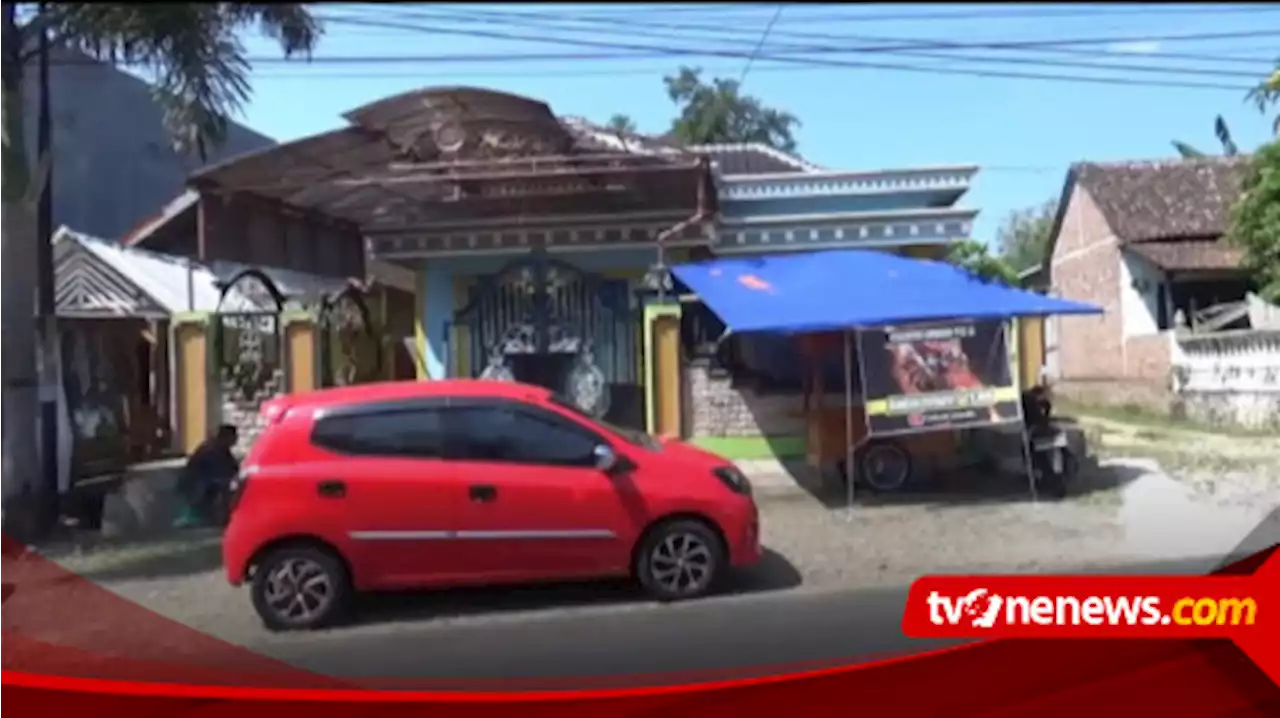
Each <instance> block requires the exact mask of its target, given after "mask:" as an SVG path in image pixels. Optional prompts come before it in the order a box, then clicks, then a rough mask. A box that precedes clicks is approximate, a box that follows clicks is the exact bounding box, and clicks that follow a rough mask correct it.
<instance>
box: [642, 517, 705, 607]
mask: <svg viewBox="0 0 1280 718" xmlns="http://www.w3.org/2000/svg"><path fill="white" fill-rule="evenodd" d="M649 564H650V567H651V569H650V570H651V571H652V573H653V580H654V582H655V583H656V584H657V585H658V586H660V587H661V588H662V590H663V592H664V593H670V594H671V595H676V596H683V595H693V594H697V593H701V592H702V591H705V590H706V588H707V586H708V585H709V584H710V583H711V579H712V577H713V576H714V575H715V568H716V566H715V557H714V556H713V555H712V549H711V547H710V546H709V545H708V544H707V542H706V541H704V540H703V539H702V538H701V537H700V536H698V535H697V534H694V533H692V532H681V533H670V534H667V535H666V537H664V538H663V540H662V541H660V542H658V544H657V545H656V546H654V547H653V550H652V551H651V552H650V554H649Z"/></svg>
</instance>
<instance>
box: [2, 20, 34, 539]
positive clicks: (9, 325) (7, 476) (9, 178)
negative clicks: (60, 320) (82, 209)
mask: <svg viewBox="0 0 1280 718" xmlns="http://www.w3.org/2000/svg"><path fill="white" fill-rule="evenodd" d="M0 20H2V29H3V34H4V45H3V49H2V50H0V85H2V86H3V115H0V124H2V125H3V128H4V146H3V166H4V179H5V181H4V183H3V185H2V187H3V189H2V190H0V194H2V195H3V213H2V217H3V231H2V232H0V279H3V281H2V282H0V295H3V297H2V298H3V301H0V317H2V320H0V323H3V326H4V339H5V341H4V342H3V343H2V344H0V353H2V354H3V361H0V376H2V377H3V391H2V394H0V396H2V397H3V405H4V422H3V431H2V432H0V434H2V435H3V450H2V451H0V455H2V458H3V472H4V479H3V523H4V530H5V533H6V535H9V536H10V537H13V538H19V539H25V538H27V537H28V536H29V535H30V533H31V531H32V529H36V528H38V527H39V525H38V523H36V521H35V519H36V518H37V517H36V516H35V515H33V514H34V513H35V510H36V508H35V504H36V503H37V502H36V501H35V499H36V491H37V490H38V488H39V486H38V481H37V480H36V478H37V476H38V472H39V459H38V448H39V447H38V445H37V435H36V431H35V428H36V416H37V414H38V412H39V394H38V388H39V376H38V373H37V368H36V352H35V348H36V340H37V334H38V332H37V329H36V322H35V318H36V312H35V299H36V286H35V284H36V252H37V247H38V235H37V233H36V231H35V229H36V228H35V226H34V225H35V221H34V220H35V218H34V216H33V215H34V213H33V212H32V209H33V207H32V204H33V203H34V201H35V199H36V198H35V197H34V196H33V194H34V193H33V192H32V189H33V187H32V186H31V183H32V182H35V183H37V184H41V185H43V183H44V180H43V179H41V178H40V177H39V175H40V174H41V173H40V172H39V171H37V172H35V173H34V175H35V176H33V172H32V171H31V169H32V168H31V165H30V162H28V155H27V144H26V141H25V133H24V131H23V130H24V128H23V125H24V124H25V117H24V115H23V103H22V75H23V62H22V60H23V48H24V47H25V43H24V42H23V40H24V38H23V37H22V31H21V29H20V27H19V25H18V22H17V17H16V7H15V5H14V4H13V3H4V4H3V17H2V18H0Z"/></svg>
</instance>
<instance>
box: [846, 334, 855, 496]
mask: <svg viewBox="0 0 1280 718" xmlns="http://www.w3.org/2000/svg"><path fill="white" fill-rule="evenodd" d="M852 337H853V332H851V331H849V330H848V329H846V330H845V331H844V473H845V481H844V485H845V489H844V490H845V504H844V509H845V518H846V519H848V520H849V521H852V520H853V482H854V479H856V478H857V475H858V469H857V464H856V463H855V462H854V460H853V455H854V445H853V338H852Z"/></svg>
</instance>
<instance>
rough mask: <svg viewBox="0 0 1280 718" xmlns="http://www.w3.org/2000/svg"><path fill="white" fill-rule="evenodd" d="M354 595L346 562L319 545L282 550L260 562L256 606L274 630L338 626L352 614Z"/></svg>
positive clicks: (263, 618) (269, 626)
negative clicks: (350, 609) (343, 616)
mask: <svg viewBox="0 0 1280 718" xmlns="http://www.w3.org/2000/svg"><path fill="white" fill-rule="evenodd" d="M351 591H352V587H351V581H350V578H349V577H348V575H347V570H346V567H345V566H344V564H343V563H342V560H341V559H340V558H338V557H337V556H335V555H333V553H332V552H331V551H329V550H325V549H323V548H320V547H317V546H310V545H293V546H285V547H281V548H278V549H275V550H273V551H271V552H270V553H269V554H267V555H266V556H264V557H263V558H262V560H261V561H259V562H256V569H255V571H254V577H253V590H252V593H253V607H254V609H255V610H257V612H258V616H259V617H260V618H262V622H263V624H264V625H265V626H266V627H267V628H268V629H271V630H273V631H290V630H305V629H310V628H319V627H321V626H324V625H327V624H330V623H332V622H333V621H335V620H337V619H338V618H340V617H341V616H342V615H343V614H344V613H345V612H346V609H347V605H348V604H349V603H350V597H351Z"/></svg>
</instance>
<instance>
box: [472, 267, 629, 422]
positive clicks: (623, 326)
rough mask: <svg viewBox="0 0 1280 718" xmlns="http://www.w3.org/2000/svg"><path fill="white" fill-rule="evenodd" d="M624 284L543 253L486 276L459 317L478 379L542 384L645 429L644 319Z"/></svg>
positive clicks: (583, 406)
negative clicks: (640, 378)
mask: <svg viewBox="0 0 1280 718" xmlns="http://www.w3.org/2000/svg"><path fill="white" fill-rule="evenodd" d="M633 300H634V295H633V293H632V291H631V287H630V284H629V283H628V282H627V281H626V280H624V279H611V278H607V277H601V276H599V275H595V274H591V273H587V272H584V271H582V270H580V269H578V268H577V267H574V266H573V265H571V264H569V263H567V262H563V261H560V260H557V259H554V258H552V257H549V256H547V255H546V254H545V253H542V252H534V253H531V254H530V255H528V256H526V257H524V258H521V259H519V260H517V261H515V262H512V263H510V264H508V265H506V266H505V267H503V268H502V269H501V270H499V271H498V272H497V273H495V274H493V275H490V276H489V277H486V278H484V279H483V280H482V281H481V282H480V284H479V285H478V286H477V287H476V288H475V289H474V290H473V291H472V293H471V297H470V302H469V303H468V305H467V306H466V307H464V308H463V309H461V310H460V311H458V312H456V313H455V315H454V320H453V325H454V327H455V328H458V327H463V328H466V329H467V332H466V337H465V339H464V338H462V337H459V336H458V333H457V332H456V331H455V332H454V333H453V337H451V339H452V341H453V342H457V341H459V340H460V339H461V340H465V341H467V342H468V344H469V346H468V349H469V356H470V357H472V361H471V367H470V373H471V376H472V377H477V378H484V379H496V380H507V381H512V380H516V381H522V382H526V383H530V384H538V385H541V386H544V387H546V388H548V389H551V390H552V391H556V392H559V393H560V394H562V395H563V396H564V397H565V398H567V399H569V400H571V401H573V402H574V403H575V404H577V405H578V407H579V408H581V409H582V410H583V411H585V412H587V413H588V414H591V415H593V416H596V417H599V418H604V419H608V420H610V421H613V422H615V423H619V424H623V425H628V426H643V422H644V404H643V392H642V391H641V389H640V381H639V377H640V368H639V367H640V363H641V356H640V348H641V341H640V326H641V325H640V320H639V317H640V315H639V313H638V312H637V311H636V310H635V308H634V306H633Z"/></svg>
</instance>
